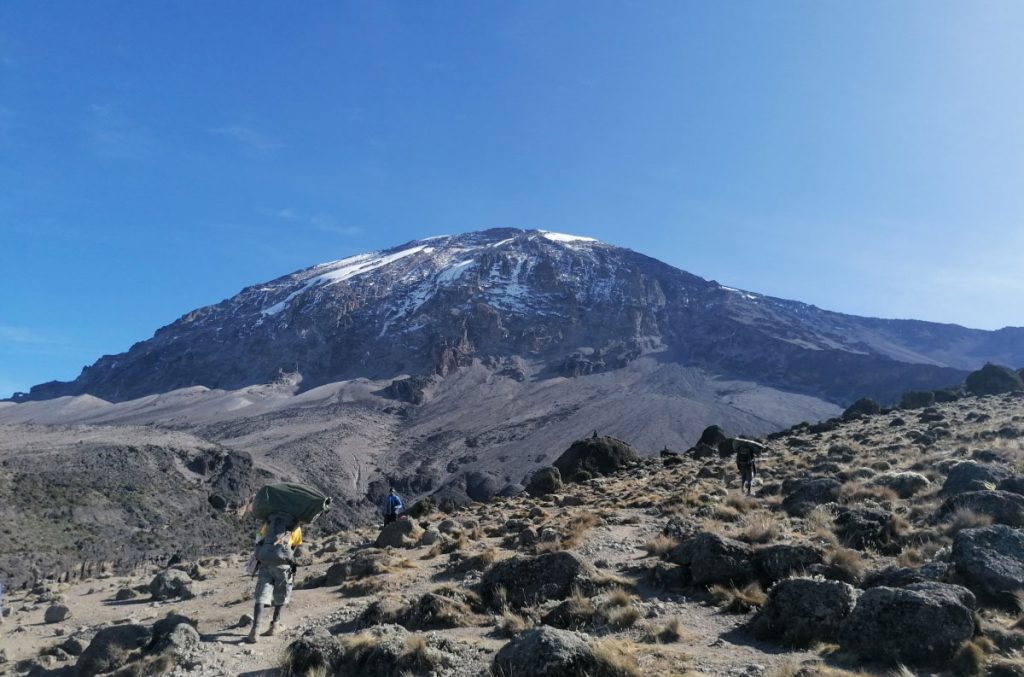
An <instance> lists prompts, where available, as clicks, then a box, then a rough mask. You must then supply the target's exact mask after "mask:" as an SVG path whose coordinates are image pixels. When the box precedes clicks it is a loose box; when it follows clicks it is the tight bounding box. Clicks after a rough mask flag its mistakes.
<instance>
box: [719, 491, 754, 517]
mask: <svg viewBox="0 0 1024 677" xmlns="http://www.w3.org/2000/svg"><path fill="white" fill-rule="evenodd" d="M723 502H724V503H725V505H727V506H729V507H730V508H732V509H733V510H735V511H736V512H738V513H740V514H741V515H746V514H747V513H749V512H751V511H753V510H756V509H757V501H755V500H754V499H753V498H751V497H750V496H747V495H746V494H744V493H743V492H741V491H730V492H729V493H728V494H726V496H725V501H723Z"/></svg>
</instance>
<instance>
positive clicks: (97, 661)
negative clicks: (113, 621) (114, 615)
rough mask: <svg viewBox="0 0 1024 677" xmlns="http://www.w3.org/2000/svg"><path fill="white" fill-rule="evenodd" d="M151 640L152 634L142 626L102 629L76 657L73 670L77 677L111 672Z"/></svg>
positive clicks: (88, 676) (119, 626)
mask: <svg viewBox="0 0 1024 677" xmlns="http://www.w3.org/2000/svg"><path fill="white" fill-rule="evenodd" d="M151 639H152V633H151V632H150V630H149V628H147V627H145V626H143V625H115V626H113V627H109V628H103V629H102V630H100V631H99V632H97V633H96V636H95V637H93V639H92V641H91V642H89V646H88V647H86V649H85V651H84V652H82V655H81V656H79V657H78V661H77V663H76V664H75V669H76V670H77V672H78V675H79V677H94V676H95V675H100V674H103V673H106V672H113V671H114V670H116V669H117V668H120V667H121V666H123V665H124V664H125V663H127V662H128V660H129V658H131V656H132V654H133V653H135V652H138V651H140V650H141V649H142V648H143V647H145V646H146V645H147V644H149V642H150V640H151Z"/></svg>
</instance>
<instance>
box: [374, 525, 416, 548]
mask: <svg viewBox="0 0 1024 677" xmlns="http://www.w3.org/2000/svg"><path fill="white" fill-rule="evenodd" d="M422 535H423V529H421V528H420V525H418V524H416V522H413V521H412V520H411V519H400V520H396V521H394V522H392V523H391V524H389V525H387V526H385V527H384V528H383V529H381V530H380V533H379V534H378V535H377V540H376V541H374V545H375V546H377V547H378V548H413V547H416V542H417V541H419V539H420V537H421V536H422Z"/></svg>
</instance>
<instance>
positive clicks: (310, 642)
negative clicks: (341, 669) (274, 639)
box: [283, 628, 343, 675]
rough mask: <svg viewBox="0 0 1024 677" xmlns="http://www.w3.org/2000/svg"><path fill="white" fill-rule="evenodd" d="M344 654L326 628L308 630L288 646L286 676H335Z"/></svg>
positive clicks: (285, 666)
mask: <svg viewBox="0 0 1024 677" xmlns="http://www.w3.org/2000/svg"><path fill="white" fill-rule="evenodd" d="M342 653H343V650H342V648H341V644H340V643H339V642H338V640H337V638H336V637H334V636H332V635H331V634H330V633H328V632H327V630H325V629H324V628H314V629H312V630H307V631H306V632H305V633H304V634H303V635H302V636H301V637H299V638H298V639H297V640H295V641H294V642H292V643H291V644H289V645H288V650H287V657H286V659H285V665H284V666H283V667H284V668H285V669H284V671H283V672H284V674H286V675H330V674H334V671H335V666H336V665H338V663H340V662H341V656H342Z"/></svg>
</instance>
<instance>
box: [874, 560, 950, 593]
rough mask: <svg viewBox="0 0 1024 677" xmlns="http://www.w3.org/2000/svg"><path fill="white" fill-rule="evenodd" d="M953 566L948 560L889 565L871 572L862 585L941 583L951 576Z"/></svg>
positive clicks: (901, 585) (902, 585)
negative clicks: (909, 564)
mask: <svg viewBox="0 0 1024 677" xmlns="http://www.w3.org/2000/svg"><path fill="white" fill-rule="evenodd" d="M951 568H952V567H951V566H950V565H949V564H948V563H946V562H929V563H928V564H925V565H924V566H921V567H889V568H887V569H881V570H879V571H872V572H871V573H869V574H868V575H867V576H865V577H864V583H863V584H862V587H864V588H865V589H867V588H877V587H880V586H885V587H887V588H904V587H906V586H908V585H913V584H915V583H927V582H935V583H941V582H943V581H945V580H946V579H947V578H949V574H950V570H951Z"/></svg>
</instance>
